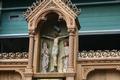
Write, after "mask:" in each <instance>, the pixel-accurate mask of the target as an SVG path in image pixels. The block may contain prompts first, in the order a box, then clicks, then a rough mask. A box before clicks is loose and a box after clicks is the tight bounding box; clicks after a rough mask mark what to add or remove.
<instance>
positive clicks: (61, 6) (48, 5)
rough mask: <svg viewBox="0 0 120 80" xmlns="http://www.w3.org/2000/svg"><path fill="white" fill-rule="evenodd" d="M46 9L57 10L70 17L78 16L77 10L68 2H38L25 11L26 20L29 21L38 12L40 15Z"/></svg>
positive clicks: (54, 0)
mask: <svg viewBox="0 0 120 80" xmlns="http://www.w3.org/2000/svg"><path fill="white" fill-rule="evenodd" d="M48 9H49V10H54V9H55V10H59V11H60V12H61V11H62V12H63V13H65V14H67V15H70V16H72V17H76V16H77V15H79V9H77V7H76V6H75V5H74V4H72V2H71V1H70V0H39V1H36V2H34V3H33V4H32V6H31V7H29V8H28V9H27V11H26V12H25V16H26V19H27V20H28V21H29V19H31V18H33V17H34V16H35V15H36V14H37V13H38V12H39V13H41V12H44V11H45V10H48Z"/></svg>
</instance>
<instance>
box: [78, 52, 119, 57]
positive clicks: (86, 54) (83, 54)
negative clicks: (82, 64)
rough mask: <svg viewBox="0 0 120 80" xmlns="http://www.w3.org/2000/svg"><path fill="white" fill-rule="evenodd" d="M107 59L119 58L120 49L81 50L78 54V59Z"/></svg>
mask: <svg viewBox="0 0 120 80" xmlns="http://www.w3.org/2000/svg"><path fill="white" fill-rule="evenodd" d="M103 58H104V59H107V58H108V59H109V58H120V51H117V50H104V51H102V50H97V51H93V50H90V51H82V52H80V53H79V54H78V59H103Z"/></svg>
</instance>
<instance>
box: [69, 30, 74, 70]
mask: <svg viewBox="0 0 120 80" xmlns="http://www.w3.org/2000/svg"><path fill="white" fill-rule="evenodd" d="M68 32H69V61H68V72H74V37H75V29H74V28H70V29H68Z"/></svg>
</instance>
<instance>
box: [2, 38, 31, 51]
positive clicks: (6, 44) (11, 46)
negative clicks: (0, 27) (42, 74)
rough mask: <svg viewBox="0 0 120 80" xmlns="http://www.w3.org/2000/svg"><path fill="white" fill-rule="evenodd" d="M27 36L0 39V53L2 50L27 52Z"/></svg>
mask: <svg viewBox="0 0 120 80" xmlns="http://www.w3.org/2000/svg"><path fill="white" fill-rule="evenodd" d="M28 46H29V39H28V38H4V39H0V53H3V52H7V53H9V52H28Z"/></svg>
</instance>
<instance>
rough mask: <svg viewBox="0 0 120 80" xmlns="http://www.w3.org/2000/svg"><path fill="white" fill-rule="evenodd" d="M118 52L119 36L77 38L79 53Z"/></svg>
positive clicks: (119, 46)
mask: <svg viewBox="0 0 120 80" xmlns="http://www.w3.org/2000/svg"><path fill="white" fill-rule="evenodd" d="M113 49H115V50H120V34H111V35H107V34H106V35H105V34H104V35H84V36H83V35H82V36H79V51H83V50H87V51H89V50H113Z"/></svg>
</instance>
